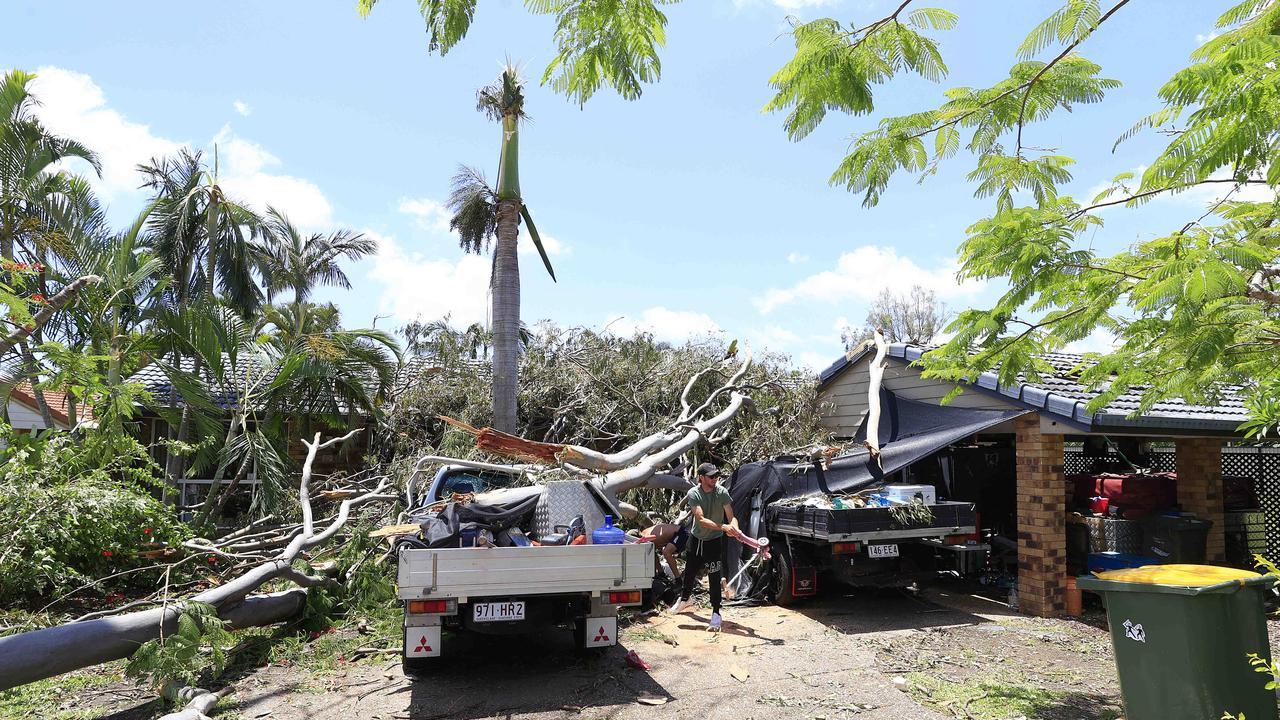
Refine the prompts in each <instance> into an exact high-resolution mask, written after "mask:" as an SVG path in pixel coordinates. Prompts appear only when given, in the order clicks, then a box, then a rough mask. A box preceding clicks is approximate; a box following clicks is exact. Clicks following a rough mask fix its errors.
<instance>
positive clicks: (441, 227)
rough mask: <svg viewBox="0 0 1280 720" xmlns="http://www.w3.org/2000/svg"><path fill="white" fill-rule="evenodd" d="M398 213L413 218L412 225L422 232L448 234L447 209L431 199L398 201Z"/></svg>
mask: <svg viewBox="0 0 1280 720" xmlns="http://www.w3.org/2000/svg"><path fill="white" fill-rule="evenodd" d="M398 209H399V210H400V212H402V213H404V214H406V215H412V216H413V223H414V225H417V226H418V227H420V228H422V229H423V230H431V231H435V232H441V233H447V232H449V217H450V216H449V208H447V207H445V206H444V203H442V202H439V201H436V200H432V199H431V198H418V199H413V198H405V199H403V200H401V201H400V207H399V208H398Z"/></svg>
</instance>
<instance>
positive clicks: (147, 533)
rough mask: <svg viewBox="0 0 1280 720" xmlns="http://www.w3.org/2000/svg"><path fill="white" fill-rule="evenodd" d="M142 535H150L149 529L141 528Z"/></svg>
mask: <svg viewBox="0 0 1280 720" xmlns="http://www.w3.org/2000/svg"><path fill="white" fill-rule="evenodd" d="M142 534H143V535H150V534H151V528H142Z"/></svg>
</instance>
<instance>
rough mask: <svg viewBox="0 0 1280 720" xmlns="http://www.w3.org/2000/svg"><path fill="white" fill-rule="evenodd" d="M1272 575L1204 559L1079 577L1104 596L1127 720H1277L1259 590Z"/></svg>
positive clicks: (1087, 587) (1081, 584) (1079, 583)
mask: <svg viewBox="0 0 1280 720" xmlns="http://www.w3.org/2000/svg"><path fill="white" fill-rule="evenodd" d="M1275 580H1276V578H1274V577H1271V576H1266V575H1259V574H1258V573H1254V572H1249V571H1247V570H1237V569H1235V568H1222V567H1212V566H1209V565H1149V566H1146V567H1140V568H1128V569H1124V570H1110V571H1107V572H1102V573H1099V574H1098V575H1097V576H1083V577H1079V578H1077V579H1076V584H1077V586H1078V587H1079V588H1080V589H1081V590H1091V591H1094V592H1098V593H1101V594H1102V595H1103V598H1104V602H1105V603H1106V606H1107V622H1108V623H1109V624H1110V626H1111V644H1112V646H1113V647H1114V649H1115V658H1116V670H1117V671H1118V672H1119V675H1120V693H1121V695H1122V696H1123V697H1124V707H1125V718H1126V719H1127V720H1176V719H1180V718H1188V720H1190V719H1192V718H1194V719H1195V720H1201V719H1204V720H1211V719H1216V718H1221V717H1222V715H1223V713H1224V712H1228V713H1231V717H1233V718H1234V717H1236V716H1238V715H1239V714H1240V713H1244V714H1245V717H1246V718H1247V719H1248V720H1277V716H1276V694H1275V692H1274V691H1272V690H1268V689H1266V684H1267V682H1268V681H1270V680H1271V677H1270V675H1267V674H1263V673H1258V672H1255V670H1254V667H1253V666H1252V665H1251V664H1250V663H1249V655H1250V654H1251V653H1256V654H1257V655H1258V656H1259V657H1261V658H1263V659H1265V660H1267V661H1270V659H1271V646H1270V643H1269V641H1268V640H1267V623H1266V615H1265V612H1264V610H1263V596H1264V594H1265V593H1266V591H1267V589H1268V588H1269V587H1270V586H1271V585H1272V583H1274V582H1275Z"/></svg>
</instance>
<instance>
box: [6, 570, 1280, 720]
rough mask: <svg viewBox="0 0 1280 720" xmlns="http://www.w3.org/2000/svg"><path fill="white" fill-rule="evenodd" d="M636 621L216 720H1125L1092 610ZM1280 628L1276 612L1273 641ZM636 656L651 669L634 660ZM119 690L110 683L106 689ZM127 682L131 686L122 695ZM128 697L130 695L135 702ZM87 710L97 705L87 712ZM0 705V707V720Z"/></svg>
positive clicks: (465, 649)
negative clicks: (416, 676) (1055, 614)
mask: <svg viewBox="0 0 1280 720" xmlns="http://www.w3.org/2000/svg"><path fill="white" fill-rule="evenodd" d="M724 616H725V626H724V632H723V633H721V634H719V635H713V634H710V633H708V632H706V630H705V629H704V628H705V626H706V621H707V610H705V609H702V610H696V611H693V612H691V613H690V614H688V615H683V616H678V617H670V616H665V615H654V616H648V617H642V618H640V619H638V620H636V621H635V622H634V623H632V624H631V625H630V626H629V627H627V628H626V629H625V630H624V631H623V632H622V644H621V645H620V646H618V647H614V648H608V649H606V650H603V651H595V652H591V653H586V654H583V653H579V652H578V651H576V650H575V649H574V648H573V646H572V642H571V634H570V633H569V632H568V631H548V632H546V633H543V634H542V635H539V636H535V637H518V636H516V637H501V636H498V637H446V642H445V648H444V651H445V653H446V654H447V655H448V656H449V658H450V659H449V660H448V661H446V662H444V663H442V665H441V667H439V668H437V669H436V670H434V671H432V674H431V675H430V676H429V677H427V678H425V679H420V680H418V681H412V680H410V679H408V678H406V677H404V675H403V674H402V672H401V670H400V663H399V659H398V657H397V656H396V655H393V654H388V655H385V656H382V657H380V658H378V659H376V660H374V661H372V662H370V661H365V662H362V663H359V664H349V663H339V664H338V666H337V668H336V669H332V668H330V669H326V670H324V671H308V670H304V669H303V668H301V667H299V666H297V665H290V666H282V665H267V666H265V667H261V668H258V669H256V670H253V671H251V672H249V673H248V674H247V675H245V676H242V677H238V678H237V679H235V681H234V685H235V688H236V690H235V694H234V695H233V696H232V698H231V702H230V704H228V705H227V706H226V708H225V709H224V710H222V711H221V712H220V713H219V717H225V718H237V719H255V718H271V719H272V720H276V719H287V720H293V719H298V720H301V719H302V718H307V719H314V720H337V719H338V718H343V719H345V718H362V719H367V720H393V719H394V720H401V719H403V720H410V719H415V720H435V719H437V718H440V719H443V718H460V719H463V720H471V719H479V718H503V719H510V718H520V719H522V720H524V719H529V720H532V719H539V720H540V719H548V718H557V719H560V718H565V719H573V718H611V719H612V718H618V719H619V720H625V719H627V718H652V717H670V718H717V717H734V718H738V719H740V720H749V719H752V718H756V719H762V720H763V719H766V718H767V719H768V720H781V719H783V718H807V719H817V718H821V719H823V720H837V719H844V718H849V719H853V718H856V719H857V720H863V719H865V720H880V719H882V720H942V719H943V718H953V717H955V718H970V719H972V720H1018V719H1023V720H1039V719H1043V720H1115V719H1117V718H1119V717H1120V716H1121V715H1122V709H1121V706H1120V699H1119V688H1118V685H1117V680H1116V674H1115V669H1114V664H1113V659H1112V655H1111V648H1110V639H1109V636H1108V633H1107V631H1106V623H1105V620H1104V618H1103V616H1102V614H1101V611H1100V609H1098V608H1096V607H1093V608H1091V609H1089V610H1088V611H1087V612H1086V614H1085V617H1083V618H1081V619H1077V620H1043V619H1037V618H1030V617H1026V616H1023V615H1019V614H1017V613H1016V612H1012V611H1010V610H1009V609H1008V608H1007V607H1006V606H1004V605H1003V604H1001V603H999V602H996V601H994V600H989V599H985V598H983V597H981V596H980V595H979V594H977V593H975V592H973V589H972V588H963V587H961V586H948V585H942V586H936V587H933V588H930V589H926V590H925V591H923V592H921V593H918V594H916V593H909V592H904V591H861V592H853V593H847V594H838V593H837V594H827V595H825V596H823V597H821V598H819V599H816V600H814V601H811V602H809V603H806V604H803V605H801V606H798V607H796V608H792V609H784V608H779V607H774V606H760V607H746V608H736V607H730V608H727V609H726V610H725V613H724ZM1277 643H1280V622H1276V621H1273V622H1272V644H1273V647H1274V646H1276V645H1277ZM631 650H634V651H635V652H636V653H637V654H638V655H639V656H640V657H641V658H642V659H643V660H644V661H646V662H647V663H649V664H650V666H651V668H650V669H649V670H647V671H646V670H640V669H635V668H632V667H629V666H628V664H627V662H626V659H625V656H626V654H627V652H628V651H631ZM113 688H114V689H113ZM131 690H132V692H131ZM94 693H97V694H96V695H94V698H93V699H92V700H91V699H89V698H88V697H85V696H81V697H79V698H74V699H73V698H72V695H74V691H73V692H72V693H69V694H68V699H67V700H66V701H65V702H64V704H63V705H62V708H63V709H73V708H77V707H78V708H79V711H78V712H76V713H75V714H74V717H100V718H102V717H105V718H112V719H113V720H141V719H144V718H154V717H156V716H157V715H159V714H160V710H159V708H158V707H157V706H156V704H154V703H152V704H149V705H148V704H145V700H149V699H150V697H152V696H149V694H148V693H147V692H146V691H145V690H144V689H142V688H137V687H136V686H134V687H133V688H132V689H130V688H129V687H126V686H123V685H113V686H106V687H105V688H104V689H100V690H99V689H95V690H94V691H93V693H89V694H94ZM130 695H132V698H131V697H130ZM88 705H93V706H96V707H95V708H93V711H92V712H87V713H86V712H85V710H86V709H89V708H87V707H86V706H88ZM2 714H3V713H0V715H2Z"/></svg>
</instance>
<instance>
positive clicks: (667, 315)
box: [605, 305, 721, 342]
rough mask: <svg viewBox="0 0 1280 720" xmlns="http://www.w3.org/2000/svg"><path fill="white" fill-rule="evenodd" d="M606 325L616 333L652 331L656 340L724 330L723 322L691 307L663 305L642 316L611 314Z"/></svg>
mask: <svg viewBox="0 0 1280 720" xmlns="http://www.w3.org/2000/svg"><path fill="white" fill-rule="evenodd" d="M605 328H606V329H607V330H608V331H609V332H611V333H614V334H615V335H621V336H628V335H634V334H635V333H637V332H647V333H652V334H653V337H654V338H655V339H657V340H665V341H667V342H683V341H685V340H688V339H689V338H691V337H695V336H697V335H710V334H715V333H719V332H721V330H720V326H719V325H717V324H716V323H715V321H713V320H712V319H711V317H710V316H709V315H706V314H705V313H699V312H691V311H688V310H668V309H667V308H665V307H662V306H661V305H659V306H656V307H651V308H649V309H648V310H645V311H644V312H642V313H640V317H639V318H636V317H632V316H629V315H612V316H610V317H609V318H607V319H606V321H605Z"/></svg>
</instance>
